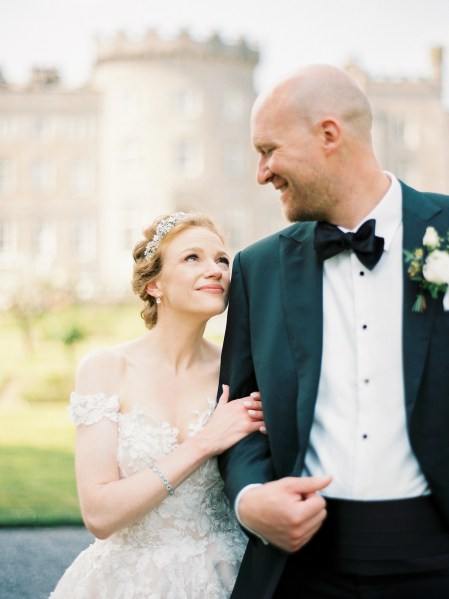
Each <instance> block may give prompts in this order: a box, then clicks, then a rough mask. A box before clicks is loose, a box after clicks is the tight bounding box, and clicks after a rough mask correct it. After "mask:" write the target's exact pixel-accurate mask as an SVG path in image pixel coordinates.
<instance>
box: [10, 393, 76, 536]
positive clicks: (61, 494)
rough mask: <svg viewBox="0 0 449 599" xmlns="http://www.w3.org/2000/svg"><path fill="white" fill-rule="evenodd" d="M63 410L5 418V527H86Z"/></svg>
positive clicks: (31, 410)
mask: <svg viewBox="0 0 449 599" xmlns="http://www.w3.org/2000/svg"><path fill="white" fill-rule="evenodd" d="M74 432H75V431H74V426H73V425H72V424H71V423H70V421H69V419H68V416H67V408H66V406H65V405H63V404H56V405H45V406H42V405H38V406H34V405H32V406H30V407H27V408H21V409H15V410H2V411H1V412H0V489H1V492H0V525H3V526H5V525H10V526H11V525H39V524H46V525H48V524H72V523H79V522H81V516H80V512H79V508H78V499H77V495H76V485H75V473H74V462H73V447H74Z"/></svg>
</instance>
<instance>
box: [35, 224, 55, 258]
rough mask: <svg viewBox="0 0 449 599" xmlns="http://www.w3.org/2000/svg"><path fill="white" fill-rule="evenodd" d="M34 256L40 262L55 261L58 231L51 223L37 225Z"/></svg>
mask: <svg viewBox="0 0 449 599" xmlns="http://www.w3.org/2000/svg"><path fill="white" fill-rule="evenodd" d="M34 240H35V242H34V245H35V248H34V254H35V255H36V257H37V258H38V259H40V260H50V261H51V260H53V258H54V257H55V256H56V231H55V227H54V225H52V224H50V223H40V224H38V225H36V232H35V238H34Z"/></svg>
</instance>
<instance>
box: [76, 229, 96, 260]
mask: <svg viewBox="0 0 449 599" xmlns="http://www.w3.org/2000/svg"><path fill="white" fill-rule="evenodd" d="M73 245H74V255H75V256H76V258H77V260H78V262H90V261H91V260H93V259H94V257H95V252H96V243H95V225H94V223H92V222H88V221H84V222H78V223H76V224H75V227H74V231H73Z"/></svg>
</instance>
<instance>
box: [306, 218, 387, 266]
mask: <svg viewBox="0 0 449 599" xmlns="http://www.w3.org/2000/svg"><path fill="white" fill-rule="evenodd" d="M375 227H376V221H375V219H374V218H372V219H371V220H367V221H366V222H364V223H363V225H361V226H360V228H359V229H358V230H357V231H356V232H355V233H344V232H343V231H342V230H341V229H339V228H338V227H337V226H335V225H330V224H329V223H325V222H319V223H317V225H316V227H315V242H314V246H315V250H316V253H317V256H318V258H319V259H320V260H321V261H323V260H326V259H327V258H332V256H336V255H337V254H339V253H340V252H343V251H344V250H353V251H354V253H355V254H356V256H357V258H358V259H359V260H360V262H361V263H362V264H363V265H364V266H366V268H368V269H369V270H372V269H373V268H374V267H375V266H376V264H377V263H378V262H379V260H380V257H381V256H382V252H383V249H384V238H383V237H377V236H376V235H375V233H374V231H375Z"/></svg>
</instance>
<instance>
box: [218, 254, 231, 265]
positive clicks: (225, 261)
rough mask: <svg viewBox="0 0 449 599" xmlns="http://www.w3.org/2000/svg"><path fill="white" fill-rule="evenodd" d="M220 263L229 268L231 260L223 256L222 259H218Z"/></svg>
mask: <svg viewBox="0 0 449 599" xmlns="http://www.w3.org/2000/svg"><path fill="white" fill-rule="evenodd" d="M218 262H219V263H220V264H225V265H226V266H229V258H226V256H222V257H221V258H218Z"/></svg>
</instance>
